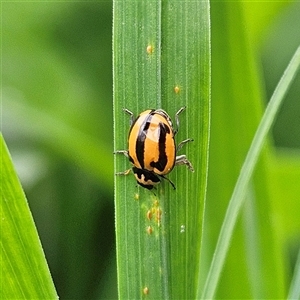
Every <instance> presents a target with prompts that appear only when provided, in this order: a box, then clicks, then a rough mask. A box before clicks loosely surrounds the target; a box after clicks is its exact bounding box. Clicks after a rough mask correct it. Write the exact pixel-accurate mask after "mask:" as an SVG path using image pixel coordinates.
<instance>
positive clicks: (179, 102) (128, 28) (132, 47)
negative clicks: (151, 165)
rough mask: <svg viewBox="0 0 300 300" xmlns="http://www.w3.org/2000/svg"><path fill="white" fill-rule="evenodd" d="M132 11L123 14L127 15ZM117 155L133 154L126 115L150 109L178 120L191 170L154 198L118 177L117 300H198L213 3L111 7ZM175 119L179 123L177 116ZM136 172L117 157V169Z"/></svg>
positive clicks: (175, 174) (177, 172)
mask: <svg viewBox="0 0 300 300" xmlns="http://www.w3.org/2000/svg"><path fill="white" fill-rule="evenodd" d="M125 12H126V13H125ZM113 32H114V37H113V44H114V45H113V51H114V58H113V59H114V126H115V145H114V147H115V149H116V150H119V149H126V148H127V133H128V130H129V118H128V116H126V115H125V114H124V113H123V111H122V108H123V107H125V108H128V109H130V110H131V111H133V112H134V114H135V115H137V114H138V113H140V112H141V111H143V110H145V109H149V108H163V109H165V110H166V111H167V112H168V113H169V114H170V116H171V117H172V118H173V117H174V115H175V113H176V112H177V111H178V109H179V108H180V107H182V106H187V110H186V111H185V112H184V113H182V115H180V128H179V132H178V134H177V135H176V142H177V143H178V142H180V141H182V140H184V139H185V138H188V137H191V138H193V139H194V142H193V143H190V144H189V145H187V146H186V147H185V148H184V149H182V151H181V153H182V154H184V153H185V154H186V155H187V157H188V158H189V160H190V161H191V162H192V163H193V165H194V168H195V173H191V172H189V171H188V170H187V169H186V168H185V167H178V168H175V169H174V170H173V171H172V173H171V174H170V175H169V176H168V177H169V178H170V180H172V181H173V182H174V183H175V185H176V190H175V191H174V190H173V189H172V187H171V186H170V185H169V184H168V182H166V181H165V182H162V183H161V184H160V185H159V186H158V188H157V190H156V191H155V194H153V193H151V192H149V191H147V190H144V189H142V188H141V187H137V186H136V183H135V180H134V178H133V176H132V175H129V176H125V177H117V178H116V180H115V205H116V239H117V264H118V283H119V297H120V298H121V299H123V298H130V299H132V298H141V297H142V296H143V295H144V294H147V297H148V298H149V299H151V298H152V299H153V298H156V299H159V298H160V299H168V298H181V299H185V298H195V297H196V292H197V282H198V273H199V257H200V244H201V233H202V215H203V207H204V198H205V192H206V174H207V161H208V159H207V157H208V156H207V152H208V151H207V150H208V137H209V135H208V133H209V110H210V108H209V96H210V92H209V91H210V44H209V43H210V34H209V33H210V26H209V3H208V1H199V2H194V1H168V2H160V1H144V2H134V1H115V2H114V31H113ZM173 121H174V119H173ZM129 167H130V164H129V162H128V160H127V159H126V158H125V157H116V158H115V170H116V172H120V171H123V170H126V169H128V168H129Z"/></svg>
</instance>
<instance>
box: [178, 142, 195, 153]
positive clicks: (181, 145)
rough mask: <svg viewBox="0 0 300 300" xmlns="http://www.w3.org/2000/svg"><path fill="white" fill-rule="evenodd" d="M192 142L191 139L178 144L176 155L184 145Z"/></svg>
mask: <svg viewBox="0 0 300 300" xmlns="http://www.w3.org/2000/svg"><path fill="white" fill-rule="evenodd" d="M193 141H194V140H193V139H186V140H184V141H182V142H180V143H179V144H178V145H177V148H176V153H177V152H178V151H180V149H181V148H182V147H183V146H184V145H185V144H186V143H188V142H193Z"/></svg>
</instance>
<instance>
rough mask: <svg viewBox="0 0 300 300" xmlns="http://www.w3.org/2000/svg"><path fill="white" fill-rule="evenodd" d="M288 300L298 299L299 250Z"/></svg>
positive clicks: (299, 285)
mask: <svg viewBox="0 0 300 300" xmlns="http://www.w3.org/2000/svg"><path fill="white" fill-rule="evenodd" d="M287 299H289V300H293V299H300V249H299V252H298V258H297V262H296V266H295V270H294V276H293V279H292V283H291V286H290V290H289V295H288V297H287Z"/></svg>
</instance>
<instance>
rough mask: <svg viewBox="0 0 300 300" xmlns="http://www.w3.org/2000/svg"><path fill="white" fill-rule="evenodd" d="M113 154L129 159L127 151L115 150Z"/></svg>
mask: <svg viewBox="0 0 300 300" xmlns="http://www.w3.org/2000/svg"><path fill="white" fill-rule="evenodd" d="M114 154H124V155H125V156H126V157H129V155H128V151H127V150H116V151H114Z"/></svg>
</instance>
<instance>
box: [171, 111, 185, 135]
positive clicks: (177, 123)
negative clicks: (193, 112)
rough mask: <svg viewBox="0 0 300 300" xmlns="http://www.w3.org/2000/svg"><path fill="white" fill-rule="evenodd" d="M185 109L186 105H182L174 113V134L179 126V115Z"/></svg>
mask: <svg viewBox="0 0 300 300" xmlns="http://www.w3.org/2000/svg"><path fill="white" fill-rule="evenodd" d="M185 109H186V106H182V107H181V108H180V109H179V111H178V112H177V113H176V114H175V123H176V129H175V130H174V135H175V134H176V133H177V132H178V128H179V117H178V116H179V115H180V114H181V113H182V112H183V111H184V110H185Z"/></svg>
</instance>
